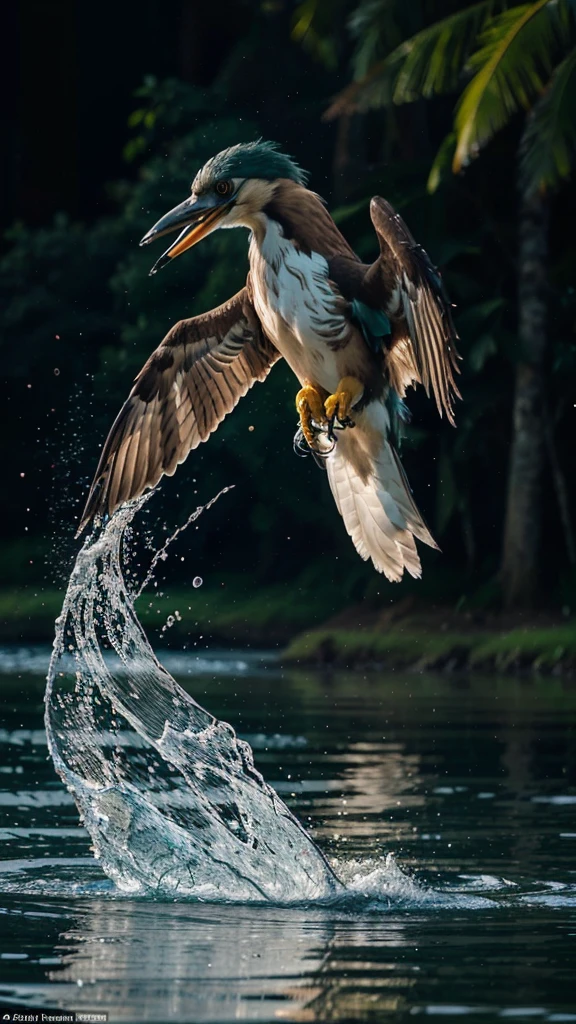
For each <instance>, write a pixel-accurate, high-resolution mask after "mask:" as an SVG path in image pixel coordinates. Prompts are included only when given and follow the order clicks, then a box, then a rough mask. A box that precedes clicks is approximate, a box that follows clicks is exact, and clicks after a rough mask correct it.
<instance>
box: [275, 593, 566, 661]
mask: <svg viewBox="0 0 576 1024" xmlns="http://www.w3.org/2000/svg"><path fill="white" fill-rule="evenodd" d="M282 661H283V662H284V663H285V664H287V665H304V666H312V665H314V666H316V667H318V666H324V667H333V668H352V669H362V670H368V671H369V670H371V669H383V668H384V669H389V670H400V669H403V670H412V671H418V672H423V671H435V672H438V671H443V672H453V671H482V672H491V671H497V672H504V673H522V672H523V673H526V672H533V673H534V672H535V673H542V674H550V673H551V674H554V675H563V676H576V622H575V620H574V618H573V617H572V618H565V619H564V620H563V621H559V620H558V618H556V619H555V618H554V617H553V616H550V615H546V614H540V615H537V614H532V615H528V614H524V615H520V614H518V615H515V616H511V615H508V616H506V615H504V614H501V615H496V614H493V615H492V614H476V615H472V614H458V613H455V612H453V611H451V610H450V609H441V608H428V609H420V610H410V609H403V608H402V602H401V603H400V604H399V605H398V606H393V607H392V608H391V609H388V610H387V611H385V612H384V613H382V614H380V615H378V614H377V613H372V615H370V614H369V615H365V614H363V610H362V609H356V610H354V609H349V610H347V611H346V612H344V613H342V614H341V615H339V616H337V617H336V618H335V619H334V620H333V621H332V622H330V621H329V622H327V623H325V624H324V626H322V627H321V628H317V629H312V630H307V631H306V632H303V633H301V634H300V635H298V636H296V637H294V638H293V639H292V640H291V642H290V643H289V644H288V646H287V648H286V649H285V651H284V652H283V655H282Z"/></svg>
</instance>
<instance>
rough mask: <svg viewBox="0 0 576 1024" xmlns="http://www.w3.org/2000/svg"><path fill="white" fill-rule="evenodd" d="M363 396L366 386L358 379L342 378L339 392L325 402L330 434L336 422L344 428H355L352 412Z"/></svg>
mask: <svg viewBox="0 0 576 1024" xmlns="http://www.w3.org/2000/svg"><path fill="white" fill-rule="evenodd" d="M363 394H364V385H363V384H361V383H360V381H359V380H357V379H356V377H342V380H341V381H340V383H339V384H338V389H337V391H335V392H334V394H333V395H329V396H328V398H327V399H326V401H325V402H324V411H325V415H326V417H327V419H328V423H329V424H330V432H332V430H333V427H334V421H335V420H338V423H340V425H341V426H343V427H353V426H354V420H353V419H352V417H351V416H350V411H351V409H352V408H353V406H354V405H355V404H356V402H358V401H359V400H360V399H361V398H362V395H363Z"/></svg>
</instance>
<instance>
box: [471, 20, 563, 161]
mask: <svg viewBox="0 0 576 1024" xmlns="http://www.w3.org/2000/svg"><path fill="white" fill-rule="evenodd" d="M570 27H571V21H570V16H569V9H568V5H567V4H566V3H563V2H561V0H560V2H559V0H536V2H534V3H528V4H522V5H520V6H519V7H513V8H511V9H510V10H506V11H503V12H502V14H499V15H498V16H497V17H495V18H494V19H492V20H491V22H490V23H489V25H488V27H487V28H486V29H485V31H484V33H483V34H482V38H481V46H480V49H479V50H478V51H477V52H476V53H475V54H473V55H472V57H471V59H470V67H471V69H472V70H473V71H475V72H476V73H475V75H474V77H473V79H472V81H471V82H470V83H469V84H468V86H467V87H466V89H465V90H464V92H463V94H462V96H461V98H460V101H459V103H458V107H457V111H456V119H455V127H456V134H457V137H458V143H457V146H456V153H455V155H454V162H453V169H454V171H459V170H461V168H462V167H463V166H464V165H465V164H467V163H468V162H469V160H470V159H471V158H472V157H474V156H476V155H477V154H478V152H479V151H480V149H481V148H482V146H484V145H486V143H487V142H489V141H490V139H492V138H493V136H494V135H495V134H496V132H498V131H499V130H500V129H501V128H503V127H504V125H505V124H507V122H508V121H509V120H510V118H511V117H512V115H513V114H515V113H516V111H518V110H519V109H521V108H524V109H528V108H529V107H530V104H531V103H532V102H533V100H534V97H535V96H537V95H538V93H539V92H542V90H543V89H544V86H545V83H546V81H547V79H548V76H549V74H550V71H551V69H552V67H553V62H554V59H555V57H556V54H557V51H558V48H559V45H560V44H561V43H565V42H566V40H567V39H568V37H569V32H570Z"/></svg>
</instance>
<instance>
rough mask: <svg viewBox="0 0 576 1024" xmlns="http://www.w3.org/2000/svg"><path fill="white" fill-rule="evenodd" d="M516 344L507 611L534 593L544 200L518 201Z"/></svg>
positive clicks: (529, 601) (541, 435) (505, 561)
mask: <svg viewBox="0 0 576 1024" xmlns="http://www.w3.org/2000/svg"><path fill="white" fill-rule="evenodd" d="M519 220H520V224H519V235H520V237H519V252H518V340H519V347H520V354H519V361H518V363H517V367H516V384H515V395H514V414H513V430H512V449H511V453H510V465H509V470H508V497H507V507H506V524H505V530H504V551H503V558H502V587H503V594H504V602H505V604H506V607H508V608H518V607H529V606H531V605H533V604H534V601H535V598H536V594H537V588H538V569H539V552H540V527H541V511H542V508H541V507H542V466H543V462H544V452H545V443H546V442H545V426H546V425H545V416H544V409H545V401H544V400H545V384H544V362H545V355H546V295H547V263H548V203H547V199H546V197H545V196H543V195H541V194H540V193H535V194H533V195H530V196H525V195H523V196H522V197H521V201H520V218H519Z"/></svg>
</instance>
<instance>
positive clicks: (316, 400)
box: [296, 384, 326, 449]
mask: <svg viewBox="0 0 576 1024" xmlns="http://www.w3.org/2000/svg"><path fill="white" fill-rule="evenodd" d="M324 394H326V392H324ZM296 408H297V410H298V414H299V416H300V426H301V427H302V433H303V434H304V437H305V438H306V441H307V443H308V445H309V446H310V448H313V449H315V448H316V438H317V436H318V427H320V426H322V424H323V423H326V413H325V411H324V399H323V397H322V395H321V394H320V392H319V391H317V390H316V388H315V387H312V385H311V384H305V385H304V387H303V388H301V389H300V391H299V392H298V394H297V395H296ZM314 424H318V427H316V426H315V425H314Z"/></svg>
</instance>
